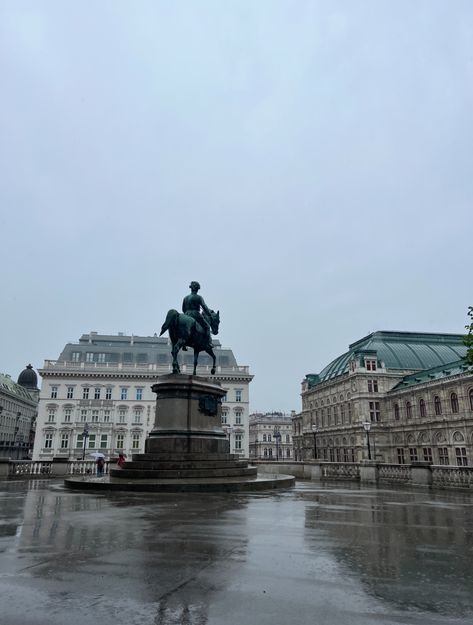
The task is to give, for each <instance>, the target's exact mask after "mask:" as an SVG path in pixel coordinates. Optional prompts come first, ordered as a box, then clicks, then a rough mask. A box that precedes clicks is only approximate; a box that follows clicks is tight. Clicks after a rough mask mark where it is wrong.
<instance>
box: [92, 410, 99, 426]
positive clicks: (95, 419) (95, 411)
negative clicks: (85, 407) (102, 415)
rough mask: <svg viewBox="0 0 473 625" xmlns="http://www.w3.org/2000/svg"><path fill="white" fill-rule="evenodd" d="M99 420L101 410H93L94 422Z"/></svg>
mask: <svg viewBox="0 0 473 625" xmlns="http://www.w3.org/2000/svg"><path fill="white" fill-rule="evenodd" d="M98 421H99V411H98V410H92V423H98Z"/></svg>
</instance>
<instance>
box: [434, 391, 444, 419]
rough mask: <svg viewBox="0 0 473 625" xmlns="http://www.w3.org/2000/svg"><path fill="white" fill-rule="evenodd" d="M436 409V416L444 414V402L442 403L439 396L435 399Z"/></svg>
mask: <svg viewBox="0 0 473 625" xmlns="http://www.w3.org/2000/svg"><path fill="white" fill-rule="evenodd" d="M434 408H435V414H436V415H440V414H442V402H441V401H440V397H439V396H438V395H436V396H435V397H434Z"/></svg>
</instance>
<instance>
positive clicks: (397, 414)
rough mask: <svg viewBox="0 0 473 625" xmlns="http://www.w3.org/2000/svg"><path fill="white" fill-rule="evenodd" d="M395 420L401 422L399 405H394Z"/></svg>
mask: <svg viewBox="0 0 473 625" xmlns="http://www.w3.org/2000/svg"><path fill="white" fill-rule="evenodd" d="M394 418H395V419H396V421H399V404H394Z"/></svg>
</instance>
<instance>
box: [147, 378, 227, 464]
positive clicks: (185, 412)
mask: <svg viewBox="0 0 473 625" xmlns="http://www.w3.org/2000/svg"><path fill="white" fill-rule="evenodd" d="M152 390H153V393H156V418H155V422H154V427H153V429H152V430H151V432H150V434H149V437H148V438H147V440H146V443H145V452H146V453H148V454H156V453H157V454H159V453H166V454H186V453H197V454H228V453H229V451H230V449H229V443H228V440H227V437H226V434H225V432H224V431H223V429H222V426H221V423H222V397H223V396H224V395H225V392H226V391H224V390H223V389H222V387H221V386H220V385H219V384H216V383H215V382H213V381H210V380H209V379H207V378H201V377H197V376H192V375H182V374H179V375H176V374H170V375H164V376H161V377H160V378H158V381H157V382H156V384H153V386H152Z"/></svg>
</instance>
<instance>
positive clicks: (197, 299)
mask: <svg viewBox="0 0 473 625" xmlns="http://www.w3.org/2000/svg"><path fill="white" fill-rule="evenodd" d="M189 288H190V290H191V294H190V295H186V297H185V298H184V300H183V302H182V312H183V313H184V314H185V315H189V317H192V318H193V319H195V321H196V322H197V323H198V324H200V325H201V327H202V329H203V330H204V332H205V336H206V338H207V340H208V342H209V345H212V338H211V336H210V325H209V324H208V323H207V321H206V320H205V319H204V317H203V316H202V314H201V312H200V309H201V308H202V310H203V311H204V312H205V313H206V314H207V315H209V317H210V311H209V309H208V307H207V304H206V303H205V302H204V298H203V297H202V296H201V295H199V294H198V290H199V289H200V284H199V283H198V282H195V281H193V282H191V283H190V285H189ZM182 349H183V350H186V349H187V348H186V347H183V348H182Z"/></svg>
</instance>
